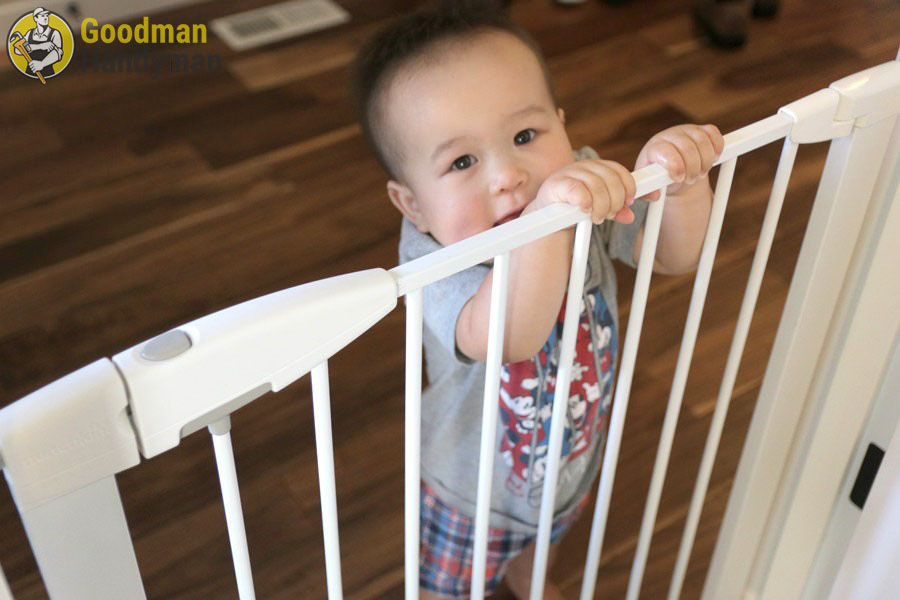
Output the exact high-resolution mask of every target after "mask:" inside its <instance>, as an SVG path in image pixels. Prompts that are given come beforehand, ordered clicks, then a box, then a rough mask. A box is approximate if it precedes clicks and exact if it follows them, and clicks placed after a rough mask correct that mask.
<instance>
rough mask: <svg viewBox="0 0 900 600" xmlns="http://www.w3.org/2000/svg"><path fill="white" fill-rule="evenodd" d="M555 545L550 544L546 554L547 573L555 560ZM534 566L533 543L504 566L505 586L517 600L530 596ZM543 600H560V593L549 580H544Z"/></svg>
mask: <svg viewBox="0 0 900 600" xmlns="http://www.w3.org/2000/svg"><path fill="white" fill-rule="evenodd" d="M558 549H559V546H558V545H557V544H550V549H549V552H548V553H547V572H549V571H550V567H551V566H553V561H554V560H555V559H556V551H557V550H558ZM533 566H534V542H531V543H530V544H528V546H526V547H525V550H523V551H522V554H520V555H518V556H517V557H515V558H514V559H512V560H511V561H509V564H508V565H507V566H506V584H507V585H508V586H509V589H510V590H512V593H513V594H515V595H516V598H519V600H527V599H528V597H529V595H530V594H531V569H532V567H533ZM544 600H562V593H561V592H560V591H559V588H558V587H556V586H555V585H554V584H553V582H551V581H550V580H549V579H545V580H544Z"/></svg>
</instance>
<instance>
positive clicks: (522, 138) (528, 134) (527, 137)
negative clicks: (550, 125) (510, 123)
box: [513, 129, 535, 146]
mask: <svg viewBox="0 0 900 600" xmlns="http://www.w3.org/2000/svg"><path fill="white" fill-rule="evenodd" d="M534 136H535V131H534V129H523V130H522V131H520V132H519V133H517V134H516V137H514V138H513V141H514V142H515V144H516V146H521V145H522V144H527V143H528V142H530V141H531V140H533V139H534Z"/></svg>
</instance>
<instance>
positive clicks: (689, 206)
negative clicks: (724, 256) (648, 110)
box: [633, 125, 725, 275]
mask: <svg viewBox="0 0 900 600" xmlns="http://www.w3.org/2000/svg"><path fill="white" fill-rule="evenodd" d="M724 146H725V142H724V140H723V139H722V134H721V133H719V130H718V129H717V128H716V127H715V126H714V125H703V126H700V125H679V126H677V127H671V128H669V129H666V130H664V131H661V132H660V133H658V134H656V135H654V136H653V137H652V138H650V140H649V141H648V142H647V144H646V145H645V146H644V148H643V149H642V150H641V153H640V154H639V155H638V159H637V162H636V163H635V166H634V168H635V170H637V169H640V168H643V167H645V166H647V165H649V164H651V163H658V164H660V165H661V166H663V167H664V168H665V169H666V170H667V171H668V172H669V176H670V177H671V178H672V179H674V180H675V181H676V183H673V184H672V185H670V186H669V187H668V189H667V190H666V206H665V210H663V218H662V225H661V226H660V230H659V241H658V242H657V247H656V258H655V260H654V262H653V270H654V271H656V272H657V273H665V274H672V275H674V274H680V273H687V272H690V271H693V270H694V269H695V268H696V267H697V262H698V260H699V259H700V250H701V249H702V248H703V238H704V237H705V236H706V226H707V223H708V221H709V214H710V209H711V205H712V189H711V188H710V186H709V177H708V173H709V170H710V168H712V165H713V163H714V162H715V161H716V159H717V158H718V157H719V154H721V153H722V148H723V147H724ZM657 198H659V192H654V193H653V194H650V196H649V197H647V198H646V199H648V200H655V199H657ZM643 233H644V231H643V229H641V231H639V232H638V235H637V238H636V239H635V242H634V250H633V252H634V260H635V262H637V259H638V256H639V255H640V251H641V242H642V240H643Z"/></svg>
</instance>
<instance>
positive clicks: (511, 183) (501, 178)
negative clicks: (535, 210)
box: [491, 163, 528, 194]
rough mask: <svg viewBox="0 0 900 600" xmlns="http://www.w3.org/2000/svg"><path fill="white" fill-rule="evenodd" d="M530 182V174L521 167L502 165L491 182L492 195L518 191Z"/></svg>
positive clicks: (508, 164) (509, 164) (510, 164)
mask: <svg viewBox="0 0 900 600" xmlns="http://www.w3.org/2000/svg"><path fill="white" fill-rule="evenodd" d="M526 181H528V172H527V171H526V170H525V169H523V168H521V167H520V166H519V165H516V164H513V163H506V164H503V165H500V166H499V167H498V169H497V172H496V173H495V174H494V178H493V181H492V182H491V193H493V194H506V193H509V192H513V191H515V190H517V189H518V188H519V187H520V186H522V185H523V184H524V183H525V182H526Z"/></svg>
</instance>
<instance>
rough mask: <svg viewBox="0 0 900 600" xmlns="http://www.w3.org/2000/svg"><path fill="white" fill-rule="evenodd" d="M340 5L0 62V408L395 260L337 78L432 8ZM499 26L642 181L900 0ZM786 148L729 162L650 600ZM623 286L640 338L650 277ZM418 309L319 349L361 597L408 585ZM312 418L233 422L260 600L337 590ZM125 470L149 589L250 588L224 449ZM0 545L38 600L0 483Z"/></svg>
mask: <svg viewBox="0 0 900 600" xmlns="http://www.w3.org/2000/svg"><path fill="white" fill-rule="evenodd" d="M263 4H265V2H263V0H253V1H250V2H248V1H240V2H239V1H238V0H220V1H217V2H204V3H199V4H196V5H194V6H190V7H184V8H180V9H178V10H173V11H170V12H167V13H163V14H160V15H156V16H154V21H156V22H171V23H199V22H209V20H211V19H213V18H215V17H218V16H222V15H225V14H229V13H232V12H236V11H238V10H244V9H246V8H249V7H253V6H258V5H263ZM341 4H342V5H344V6H345V7H346V8H347V9H348V10H349V11H350V13H351V15H352V17H353V18H352V21H351V22H350V23H348V24H347V25H344V26H341V27H339V28H335V29H331V30H328V31H325V32H320V33H317V34H314V35H310V36H307V37H302V38H298V39H294V40H288V41H284V42H281V43H278V44H275V45H272V46H269V47H266V48H262V49H258V50H253V51H248V52H245V53H237V54H236V53H233V52H231V51H229V50H228V49H227V48H226V47H225V46H224V44H223V43H222V42H221V41H219V40H218V39H217V38H216V37H215V36H214V35H212V34H211V35H210V38H209V41H208V43H207V44H206V45H204V46H202V47H200V46H197V47H188V48H187V50H185V49H184V48H175V47H169V48H160V47H157V48H155V49H154V51H157V52H163V51H167V52H187V53H189V54H193V53H195V52H200V53H210V54H220V55H221V56H222V57H223V62H224V66H225V68H224V71H223V72H220V73H207V74H185V73H181V74H178V73H163V74H161V75H159V77H157V78H155V79H154V78H152V77H151V76H150V75H148V74H147V73H115V74H110V73H102V72H97V73H95V72H93V71H90V70H89V71H87V72H81V71H80V70H79V68H80V67H79V62H78V61H79V57H78V56H76V57H75V61H74V62H73V65H72V66H71V67H70V71H71V72H68V71H67V72H66V73H64V74H63V75H61V76H60V77H58V78H54V79H52V80H51V81H50V82H49V83H48V85H47V86H40V85H37V84H35V83H34V82H33V81H30V80H26V79H25V78H24V77H22V76H21V75H20V74H18V73H16V72H14V71H13V70H12V68H11V66H10V64H9V63H8V62H7V61H5V60H2V61H0V127H2V131H3V138H4V143H3V144H0V406H5V405H6V404H9V403H10V402H13V401H14V400H15V399H17V398H19V397H21V396H23V395H25V394H27V393H28V392H30V391H32V390H34V389H36V388H38V387H40V386H42V385H44V384H46V383H49V382H50V381H53V380H54V379H56V378H58V377H61V376H62V375H65V374H66V373H68V372H70V371H72V370H74V369H77V368H79V367H81V366H83V365H84V364H87V363H88V362H91V361H93V360H95V359H96V358H98V357H101V356H110V355H112V354H114V353H116V352H118V351H120V350H122V349H124V348H127V347H129V346H131V345H133V344H136V343H138V342H140V341H142V340H145V339H147V338H149V337H151V336H153V335H156V334H158V333H160V332H163V331H165V330H167V329H169V328H171V327H173V326H176V325H178V324H180V323H183V322H185V321H188V320H191V319H193V318H196V317H199V316H201V315H203V314H206V313H209V312H211V311H214V310H217V309H220V308H223V307H226V306H229V305H232V304H235V303H237V302H240V301H242V300H246V299H249V298H252V297H255V296H259V295H262V294H265V293H268V292H272V291H275V290H279V289H282V288H285V287H288V286H292V285H296V284H300V283H304V282H308V281H312V280H315V279H319V278H322V277H327V276H331V275H337V274H340V273H346V272H350V271H354V270H360V269H365V268H370V267H379V266H380V267H385V268H390V267H392V266H394V265H395V264H396V248H397V241H398V225H399V218H398V215H397V213H396V212H395V211H394V209H393V208H392V207H391V206H390V203H389V202H388V201H387V198H386V194H385V192H384V175H383V174H382V173H381V172H380V170H379V168H378V167H377V164H376V162H375V160H374V158H373V157H372V155H371V153H370V152H369V150H368V149H367V148H366V146H365V144H364V142H363V140H362V137H361V134H360V130H359V128H358V126H357V125H356V124H355V122H354V117H353V114H352V110H351V103H350V101H349V99H348V97H347V95H346V65H347V64H348V62H349V61H350V60H351V59H352V56H353V54H354V52H355V50H356V49H357V48H358V46H359V44H360V43H361V41H362V40H363V39H365V37H366V36H368V35H369V34H370V33H371V32H372V31H373V30H375V29H376V28H378V27H379V26H381V25H382V24H383V23H385V22H387V21H388V20H389V19H390V18H392V17H393V16H395V15H398V14H401V13H403V12H404V11H407V10H410V9H411V8H412V7H414V6H415V5H416V3H415V2H412V1H410V0H392V1H378V2H372V1H367V0H342V1H341ZM511 11H512V15H513V18H514V19H515V20H516V21H517V22H519V23H520V24H522V25H523V26H524V27H526V28H527V29H529V30H530V31H531V32H533V34H534V35H535V37H536V38H537V39H538V41H539V42H540V43H541V45H542V46H543V48H544V49H545V51H546V54H547V57H548V60H549V65H550V70H551V72H552V75H553V77H554V80H555V81H556V85H557V91H558V96H559V98H560V102H561V105H562V106H563V108H565V110H566V112H567V116H568V122H569V125H570V128H569V133H570V137H571V139H572V141H573V144H575V145H584V144H587V145H592V146H594V147H596V148H597V149H598V150H599V151H600V153H601V155H603V156H604V157H606V158H611V159H615V160H619V161H621V162H623V163H625V164H627V165H629V166H630V165H632V164H633V161H634V158H635V156H636V155H637V152H638V150H639V148H640V147H641V145H642V144H643V142H644V141H646V139H647V138H649V137H650V135H652V134H653V133H655V132H656V131H658V130H659V129H662V128H664V127H667V126H669V125H672V124H675V123H678V122H685V121H695V122H712V123H715V124H716V125H718V126H719V127H720V128H721V129H722V130H723V132H728V131H732V130H734V129H736V128H738V127H741V126H744V125H747V124H749V123H751V122H753V121H755V120H758V119H761V118H764V117H767V116H769V115H771V114H774V113H775V112H776V111H777V110H778V108H779V107H780V106H782V105H784V104H786V103H788V102H791V101H793V100H795V99H797V98H799V97H801V96H804V95H806V94H809V93H811V92H814V91H816V90H818V89H821V88H823V87H827V85H828V84H829V83H830V82H831V81H834V80H836V79H838V78H840V77H843V76H845V75H848V74H850V73H853V72H855V71H858V70H861V69H864V68H867V67H869V66H872V65H875V64H878V63H881V62H884V61H887V60H891V59H893V58H894V57H895V56H896V54H897V49H898V46H900V4H898V3H897V2H896V1H895V0H863V1H855V2H840V1H838V0H819V1H813V0H786V1H784V2H782V10H781V12H780V14H779V15H778V16H777V17H776V18H775V19H772V20H753V21H751V23H750V36H749V41H748V44H747V45H746V47H744V48H743V49H740V50H737V51H731V52H723V51H720V50H717V49H714V48H711V47H709V46H708V44H707V43H706V42H705V41H704V39H703V38H702V37H701V36H700V34H699V32H697V31H696V30H695V28H694V26H693V23H692V21H691V18H690V2H689V0H634V1H632V2H630V3H627V4H625V5H623V6H610V5H608V4H605V3H602V2H597V1H594V0H589V1H588V2H587V3H585V4H583V5H580V6H577V7H571V8H564V7H560V6H557V5H555V4H553V3H552V2H550V0H517V1H515V2H513V4H512V7H511ZM105 51H111V52H119V53H134V52H138V51H139V50H138V49H135V48H134V47H129V46H121V45H118V46H116V45H114V46H113V47H111V48H109V47H108V48H106V49H105ZM826 150H827V148H825V147H824V145H815V146H810V147H803V148H801V149H800V153H799V157H798V161H797V167H796V169H795V171H794V175H793V177H792V181H791V186H790V190H789V195H788V199H787V202H786V204H785V208H784V212H783V215H782V218H781V223H780V226H779V230H778V234H777V236H776V240H775V246H774V249H773V252H772V255H771V259H770V262H769V267H768V270H767V275H766V278H765V280H764V283H763V288H762V292H761V295H760V299H759V305H758V310H757V312H756V315H755V318H754V321H753V325H752V328H751V331H750V338H749V341H748V345H747V350H746V354H745V356H744V359H743V363H742V368H741V371H740V374H739V376H738V381H737V386H736V389H735V394H734V398H733V400H732V404H731V406H732V408H731V411H730V414H729V416H728V420H727V422H726V427H725V433H724V436H723V441H722V446H721V449H720V451H719V458H718V461H717V463H716V467H715V470H714V472H713V478H712V482H711V486H710V493H709V495H708V497H707V500H706V505H705V509H704V513H703V519H702V521H701V525H700V531H699V533H698V537H697V543H696V546H695V549H694V552H693V557H692V561H691V563H690V567H689V571H688V577H687V581H686V586H685V591H684V595H683V597H684V598H698V597H699V594H700V591H701V589H702V585H703V578H704V574H705V570H706V568H707V565H708V563H709V559H710V556H711V553H712V550H713V546H714V543H715V536H716V533H717V529H718V526H719V522H720V520H721V518H722V514H723V512H724V507H725V503H726V502H727V497H728V493H729V490H730V486H731V481H732V478H733V475H734V471H735V468H736V465H737V461H738V458H739V455H740V451H741V447H742V444H743V439H744V436H745V433H746V429H747V426H748V423H749V420H750V417H751V415H752V410H753V406H754V403H755V399H756V394H757V392H758V387H759V384H760V382H761V378H762V375H763V372H764V370H765V366H766V360H767V355H768V350H769V348H770V346H771V344H772V341H773V339H774V333H775V329H776V328H777V325H778V320H779V316H780V312H781V308H782V306H783V303H784V298H785V294H786V292H787V289H788V286H789V283H790V278H791V273H792V270H793V266H794V263H795V261H796V257H797V253H798V251H799V248H800V244H801V241H802V236H803V232H804V229H805V226H806V220H807V218H808V215H809V211H810V206H811V204H812V200H813V197H814V194H815V189H816V184H817V181H818V177H819V173H820V171H821V168H822V164H823V162H824V157H825V152H826ZM778 153H779V148H778V147H777V144H773V145H770V146H768V147H766V148H763V149H761V150H759V151H757V152H756V153H754V154H753V155H750V156H747V157H745V158H742V159H740V160H739V161H738V168H737V173H736V175H735V182H734V186H733V193H732V198H731V201H730V205H729V208H728V214H727V217H726V222H725V226H724V229H723V232H722V242H721V245H720V248H719V251H718V254H717V260H716V270H715V271H714V274H713V278H712V283H711V288H710V292H709V297H708V299H707V302H706V310H705V313H704V317H703V322H702V325H701V330H700V339H699V341H698V343H697V350H696V354H695V356H694V359H693V369H692V373H691V376H690V379H689V381H688V386H687V391H686V395H685V402H684V410H683V411H682V414H681V417H680V422H679V430H678V434H677V436H676V442H675V447H674V449H673V461H672V466H671V468H670V470H669V474H668V477H667V481H666V487H665V490H664V493H663V500H662V505H661V507H660V512H659V518H658V519H657V524H656V533H655V537H654V544H653V547H652V549H651V553H650V562H649V564H648V567H647V573H646V576H645V581H644V586H643V595H642V598H661V597H664V594H665V590H666V589H667V586H668V581H669V577H670V573H671V568H672V566H673V564H674V560H675V551H676V549H677V545H678V542H679V539H680V535H681V530H682V527H683V523H684V517H685V514H686V512H687V506H688V503H689V500H690V495H691V489H692V485H693V480H694V477H695V473H696V471H697V468H698V465H699V461H700V454H701V452H702V448H703V444H704V442H705V437H706V431H707V428H708V426H709V420H710V416H711V413H712V410H713V408H714V401H715V397H716V393H717V391H718V386H719V382H720V379H721V374H722V370H723V368H724V363H725V358H726V354H727V349H728V347H729V344H730V341H731V336H732V333H733V329H734V323H735V319H736V316H737V312H738V308H739V306H740V301H741V296H742V294H743V288H744V285H745V282H746V278H747V275H748V272H749V266H750V261H751V258H752V255H753V250H754V247H755V241H756V237H757V235H758V232H759V227H760V223H761V220H762V215H763V212H764V210H765V202H766V198H767V196H768V192H769V189H770V186H771V178H772V176H773V174H774V169H775V164H776V162H777V158H778ZM618 275H619V281H620V288H621V291H620V298H621V303H622V307H621V315H620V318H621V320H622V323H623V324H624V323H626V322H627V316H628V312H629V306H628V301H627V299H628V298H630V293H631V289H632V281H633V277H634V273H633V271H630V270H628V269H624V268H623V269H622V270H620V271H619V273H618ZM691 286H692V278H691V277H690V276H685V277H662V276H657V277H656V278H655V279H654V283H653V286H652V289H651V298H650V301H649V306H648V311H647V317H646V321H645V326H644V330H643V331H644V335H643V339H642V342H641V347H640V352H639V355H638V365H637V369H636V372H635V376H634V385H633V390H632V400H631V406H630V410H629V416H628V419H627V423H626V430H625V442H624V444H623V447H622V451H621V456H620V460H619V468H618V471H617V475H616V484H615V488H614V492H613V499H612V508H611V516H610V522H609V526H608V529H607V534H606V541H605V545H604V556H603V559H602V563H601V570H600V578H599V583H598V588H597V595H596V597H597V598H621V597H623V595H624V590H625V587H626V585H627V577H628V572H629V569H630V565H631V559H632V555H633V553H634V547H635V543H636V536H637V531H638V527H639V523H640V519H641V511H642V506H643V498H644V496H645V494H646V490H647V486H648V484H649V477H650V472H651V469H652V464H653V460H654V455H655V450H656V446H657V443H658V436H659V429H660V426H661V423H662V419H663V414H664V412H665V401H666V398H667V394H668V388H669V384H670V381H671V377H672V373H673V371H674V365H675V359H676V357H677V352H678V344H679V341H680V336H681V333H682V327H683V322H684V314H686V310H687V306H688V302H689V299H690V293H691ZM403 319H404V316H403V312H402V310H397V311H394V312H393V313H391V314H390V315H389V316H388V317H387V318H385V319H384V321H382V322H381V323H380V324H378V325H376V326H375V327H374V328H373V329H372V330H371V331H370V332H369V333H367V334H366V335H365V336H363V337H362V338H361V339H360V340H358V341H356V342H354V343H353V344H351V345H350V346H349V347H348V348H347V349H346V350H345V351H343V352H342V353H341V354H339V355H338V356H336V357H335V358H334V359H333V360H332V361H330V368H331V372H332V386H333V389H332V398H333V408H332V411H333V414H332V418H333V422H334V427H335V430H334V441H335V461H336V470H337V490H338V502H339V513H340V526H341V533H342V536H341V552H342V556H343V560H344V563H343V578H344V589H345V593H346V596H347V597H348V598H351V599H367V598H399V597H401V595H402V582H403V564H402V561H403V556H402V535H401V532H402V520H403V517H402V439H403V436H402V427H403V414H402V412H403V411H402V393H403V376H402V368H403ZM623 327H624V325H623ZM621 339H624V332H622V336H621ZM376 356H377V357H378V360H373V358H374V357H376ZM311 416H312V411H311V404H310V393H309V384H308V383H307V380H306V379H304V380H302V381H301V382H298V383H295V384H294V385H292V386H290V387H289V388H288V389H286V390H284V391H282V392H280V393H278V394H275V395H271V394H270V395H268V396H265V397H263V398H261V399H259V400H257V401H256V402H254V403H253V404H251V405H250V406H247V407H245V408H243V409H241V410H240V411H238V412H237V413H235V414H234V415H233V424H234V431H233V439H234V446H235V453H236V460H237V469H238V472H239V476H240V479H241V484H242V499H243V502H244V508H245V517H246V524H247V532H248V538H249V546H250V555H251V558H252V562H253V566H254V578H255V583H256V589H257V595H258V597H259V598H267V599H268V598H285V599H287V598H292V599H293V598H324V597H325V577H324V559H323V553H322V544H321V525H320V516H319V505H318V487H317V485H318V483H317V476H316V469H315V449H314V442H313V432H312V419H311ZM118 481H119V486H120V490H121V494H122V497H123V501H124V504H125V507H126V514H127V515H128V519H129V525H130V527H131V532H132V536H133V538H134V541H135V548H136V552H137V556H138V562H139V565H140V568H141V572H142V574H143V576H144V581H145V584H146V588H147V593H148V596H149V597H150V598H154V599H157V598H160V599H161V598H166V599H169V598H171V599H187V598H231V597H236V591H235V586H234V578H233V575H232V569H231V559H230V553H229V549H228V542H227V535H226V530H225V523H224V515H223V511H222V508H221V503H220V500H219V491H218V483H217V480H216V470H215V465H214V463H213V460H212V451H211V448H210V441H209V439H208V436H206V435H205V434H203V433H198V434H195V435H192V436H190V437H188V438H187V439H185V440H183V441H182V443H181V444H180V446H179V447H178V448H176V449H174V450H172V451H170V452H168V453H166V454H163V455H161V456H159V457H156V458H153V459H151V460H148V461H144V462H143V463H142V464H141V465H139V466H138V467H136V468H134V469H131V470H129V471H127V472H125V473H122V474H121V475H120V476H119V478H118ZM589 527H590V516H589V515H587V516H585V517H584V518H583V519H582V521H581V522H580V523H579V524H578V525H576V527H575V528H574V529H573V532H572V533H571V534H570V535H569V536H568V537H567V538H566V539H565V541H564V551H563V552H562V553H561V555H562V556H563V557H565V558H564V559H563V560H560V561H559V563H558V564H557V565H555V567H554V568H553V569H552V571H551V576H552V577H553V578H554V579H555V580H556V581H557V582H559V583H560V585H561V586H562V589H563V591H564V593H565V594H566V596H567V597H571V598H574V597H577V594H578V589H579V585H580V572H581V569H582V565H583V561H584V556H585V553H586V540H587V536H588V529H589ZM0 532H2V535H0V564H2V566H3V569H4V571H5V572H6V575H7V577H8V578H9V580H10V583H11V586H12V590H13V592H14V594H15V597H16V598H18V599H35V598H45V597H46V593H45V592H44V589H43V586H42V584H41V582H40V578H39V575H38V572H37V569H36V565H35V562H34V558H33V556H32V554H31V551H30V550H29V548H28V545H27V541H26V539H25V535H24V531H23V529H22V526H21V523H20V521H19V520H18V516H17V514H16V512H15V507H14V505H13V503H12V500H11V498H10V495H9V491H8V489H7V487H6V486H5V485H4V486H0ZM499 596H500V597H505V598H508V597H510V596H509V592H508V591H506V590H501V592H500V593H499Z"/></svg>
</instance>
